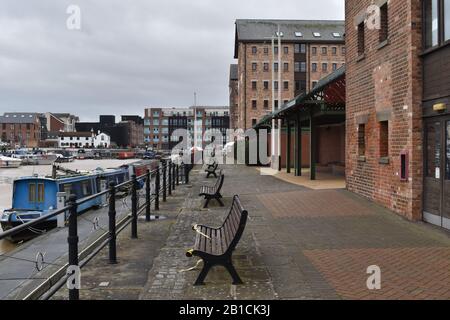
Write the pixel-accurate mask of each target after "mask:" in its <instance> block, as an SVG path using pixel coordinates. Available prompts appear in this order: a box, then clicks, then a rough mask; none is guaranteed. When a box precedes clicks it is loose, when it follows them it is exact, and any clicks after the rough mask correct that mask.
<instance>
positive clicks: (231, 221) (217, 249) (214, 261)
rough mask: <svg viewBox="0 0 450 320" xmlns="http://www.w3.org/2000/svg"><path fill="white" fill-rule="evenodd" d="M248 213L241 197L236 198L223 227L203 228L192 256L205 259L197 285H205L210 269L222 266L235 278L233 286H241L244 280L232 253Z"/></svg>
mask: <svg viewBox="0 0 450 320" xmlns="http://www.w3.org/2000/svg"><path fill="white" fill-rule="evenodd" d="M247 215H248V213H247V211H246V210H245V209H243V208H242V205H241V204H240V201H239V197H238V196H234V198H233V203H232V205H231V208H230V210H229V212H228V215H227V216H226V218H225V220H224V222H223V223H222V226H221V227H220V228H218V229H215V228H211V227H208V226H201V227H200V230H199V231H200V232H202V233H204V234H206V235H207V236H208V237H205V236H204V235H201V234H197V236H196V239H195V244H194V251H192V254H191V255H188V256H192V255H196V256H199V257H201V258H202V259H203V261H204V264H203V270H202V271H201V272H200V274H199V276H198V278H197V280H196V282H195V284H196V285H200V284H203V281H204V279H205V277H206V275H207V274H208V272H209V270H210V268H211V267H212V266H214V265H222V266H224V267H225V268H226V270H228V272H229V273H230V275H231V277H232V278H233V284H241V283H242V280H241V279H240V277H239V275H238V274H237V272H236V269H235V268H234V266H233V263H232V253H233V250H234V248H235V247H236V245H237V244H238V242H239V240H240V238H241V236H242V233H243V231H244V228H245V225H246V222H247Z"/></svg>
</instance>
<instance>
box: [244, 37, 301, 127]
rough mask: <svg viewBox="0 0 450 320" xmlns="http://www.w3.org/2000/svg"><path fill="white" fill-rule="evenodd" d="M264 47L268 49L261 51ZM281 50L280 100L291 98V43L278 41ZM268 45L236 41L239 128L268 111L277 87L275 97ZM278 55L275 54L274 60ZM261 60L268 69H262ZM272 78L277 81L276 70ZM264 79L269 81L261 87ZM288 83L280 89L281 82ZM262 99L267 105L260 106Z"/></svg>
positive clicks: (292, 83) (292, 68) (292, 80)
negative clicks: (254, 83)
mask: <svg viewBox="0 0 450 320" xmlns="http://www.w3.org/2000/svg"><path fill="white" fill-rule="evenodd" d="M253 47H256V48H257V53H256V54H254V53H253V52H252V48H253ZM284 47H288V53H287V54H285V53H284ZM264 48H268V53H267V54H265V53H264ZM279 54H281V64H280V65H279V66H278V70H279V72H281V83H279V84H278V85H279V86H280V87H281V104H280V106H281V105H282V104H283V101H285V100H287V101H289V100H291V99H293V98H294V91H295V81H294V45H293V44H292V43H283V42H282V43H281V48H279ZM272 57H273V54H272V46H271V44H262V43H240V44H239V67H238V68H239V120H238V124H239V128H243V129H249V128H251V127H252V126H253V125H252V120H253V119H255V120H256V121H259V120H260V119H261V118H262V117H263V116H265V115H266V114H267V113H270V112H272V103H273V99H274V98H275V99H278V91H277V92H276V93H275V97H273V95H272V86H273V83H272V68H273V65H272V59H273V58H272ZM277 61H278V55H275V62H277ZM253 63H256V64H257V70H256V71H253V70H252V65H253ZM264 63H268V69H267V70H264ZM284 63H288V64H289V65H288V68H289V69H288V71H284V68H283V67H284ZM274 80H275V81H278V73H277V72H275V79H274ZM253 81H256V83H257V88H256V90H254V89H253V88H252V82H253ZM264 81H268V82H269V86H268V89H264ZM285 81H287V82H288V83H289V87H288V89H287V90H285V89H284V82H285ZM253 100H255V101H256V108H253V106H252V101H253ZM264 100H268V108H264Z"/></svg>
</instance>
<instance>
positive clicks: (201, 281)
mask: <svg viewBox="0 0 450 320" xmlns="http://www.w3.org/2000/svg"><path fill="white" fill-rule="evenodd" d="M210 269H211V265H210V264H209V263H207V262H206V261H205V260H203V268H202V271H200V274H199V275H198V277H197V280H195V283H194V286H202V285H204V284H205V282H204V281H205V278H206V276H207V275H208V272H209V270H210Z"/></svg>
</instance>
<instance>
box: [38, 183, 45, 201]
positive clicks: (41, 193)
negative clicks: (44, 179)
mask: <svg viewBox="0 0 450 320" xmlns="http://www.w3.org/2000/svg"><path fill="white" fill-rule="evenodd" d="M44 200H45V189H44V184H43V183H39V184H38V198H37V202H39V203H43V202H44Z"/></svg>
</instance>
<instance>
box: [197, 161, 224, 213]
mask: <svg viewBox="0 0 450 320" xmlns="http://www.w3.org/2000/svg"><path fill="white" fill-rule="evenodd" d="M224 177H225V176H224V174H223V173H222V170H220V171H219V176H218V177H217V180H216V183H215V184H214V185H213V186H201V187H200V193H199V196H201V197H205V199H206V201H205V205H204V206H203V208H208V204H209V201H210V200H211V199H216V200H217V202H219V204H220V206H221V207H223V202H222V200H221V198H222V195H221V194H220V190H222V186H223V179H224Z"/></svg>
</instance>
